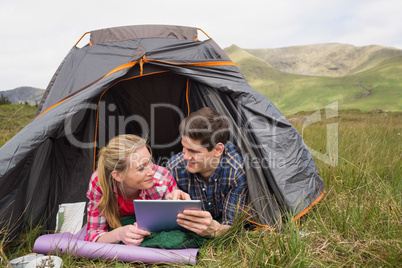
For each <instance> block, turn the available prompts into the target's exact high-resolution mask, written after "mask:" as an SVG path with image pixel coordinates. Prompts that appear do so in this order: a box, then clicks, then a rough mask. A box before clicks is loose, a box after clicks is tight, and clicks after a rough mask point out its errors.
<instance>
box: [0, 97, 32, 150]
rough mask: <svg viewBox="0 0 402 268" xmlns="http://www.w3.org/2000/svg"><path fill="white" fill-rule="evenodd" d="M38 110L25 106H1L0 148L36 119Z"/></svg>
mask: <svg viewBox="0 0 402 268" xmlns="http://www.w3.org/2000/svg"><path fill="white" fill-rule="evenodd" d="M36 109H37V107H35V106H30V105H23V104H5V105H0V147H1V146H3V145H4V144H5V143H6V142H7V141H8V140H9V139H11V138H12V137H13V136H14V135H15V134H17V133H18V132H19V131H20V130H21V129H22V128H23V127H25V126H26V125H27V124H28V123H29V122H30V121H31V120H32V119H33V118H34V116H35V113H36Z"/></svg>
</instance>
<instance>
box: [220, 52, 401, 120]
mask: <svg viewBox="0 0 402 268" xmlns="http://www.w3.org/2000/svg"><path fill="white" fill-rule="evenodd" d="M345 46H346V45H339V46H335V48H332V49H333V50H330V51H329V52H331V53H329V52H326V53H325V54H324V52H325V51H326V50H325V49H321V50H317V46H314V45H312V46H308V48H306V47H294V48H287V50H285V49H283V50H285V51H281V49H277V50H243V49H241V48H239V47H236V46H232V47H230V48H228V49H225V51H226V53H227V54H228V55H229V57H230V58H231V59H232V61H233V62H235V63H236V65H237V66H238V68H239V69H240V71H241V72H242V74H243V75H244V77H245V78H246V80H247V81H248V83H249V84H250V85H251V87H252V88H253V89H254V90H256V91H258V92H260V93H261V94H263V95H264V96H266V97H268V98H269V99H270V100H271V101H272V102H273V103H274V104H275V106H277V107H278V108H279V110H280V111H281V112H282V113H284V114H294V113H297V112H300V111H306V110H315V109H320V108H322V107H324V106H326V105H328V104H330V103H332V102H334V101H338V103H339V108H340V109H344V110H346V109H359V110H362V111H373V110H377V109H382V110H383V111H386V110H390V111H402V51H401V50H396V49H386V48H382V47H376V46H374V47H366V48H364V49H361V50H358V49H357V48H355V50H356V51H354V50H353V52H354V53H352V52H350V51H347V52H342V51H343V50H342V49H341V48H342V47H345ZM346 47H348V46H346ZM324 48H326V47H324ZM307 49H308V50H307ZM314 49H316V50H317V52H316V53H315V54H314V52H315V51H316V50H314ZM306 50H307V51H309V53H310V54H308V55H307V56H306V55H304V54H303V53H306V52H305V51H306ZM311 51H313V52H311ZM285 52H286V53H287V54H286V53H285ZM251 53H253V54H251ZM281 53H282V54H281ZM291 53H293V54H291ZM345 53H347V55H348V56H349V57H351V58H352V59H354V60H350V59H349V60H347V59H345V56H344V54H345ZM289 54H290V55H292V57H290V56H289ZM313 55H314V56H313ZM331 55H332V56H331ZM334 55H335V56H334ZM257 56H258V57H257ZM329 56H331V57H329ZM273 57H278V59H276V58H274V59H272V58H273ZM289 57H290V59H289ZM269 59H270V60H271V62H272V64H274V65H275V66H276V68H275V67H274V66H273V65H272V64H269V63H268V60H269ZM281 59H282V60H283V61H285V63H286V64H287V65H285V63H283V62H281ZM321 62H323V63H322V64H320V63H321ZM335 63H337V64H338V65H336V67H334V68H333V69H338V66H340V67H339V69H342V68H343V69H342V72H339V73H338V74H337V75H331V73H330V71H328V69H329V66H333V65H334V64H335ZM281 64H282V65H281ZM284 66H285V67H287V68H285V67H284ZM281 67H282V68H284V69H286V70H288V71H289V72H283V71H280V70H278V69H277V68H281ZM331 69H332V68H331ZM304 70H309V71H310V72H311V74H309V75H305V74H300V73H303V71H304ZM314 73H316V75H314ZM318 74H320V75H318Z"/></svg>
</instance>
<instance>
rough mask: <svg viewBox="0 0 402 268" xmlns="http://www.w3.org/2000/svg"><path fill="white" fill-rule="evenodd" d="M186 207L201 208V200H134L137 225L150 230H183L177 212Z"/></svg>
mask: <svg viewBox="0 0 402 268" xmlns="http://www.w3.org/2000/svg"><path fill="white" fill-rule="evenodd" d="M185 209H196V210H201V201H200V200H134V210H135V217H136V219H137V226H138V228H140V229H144V230H147V231H149V232H162V231H172V230H181V231H188V230H187V229H185V228H183V227H181V226H180V225H178V224H177V214H179V213H181V212H183V210H185Z"/></svg>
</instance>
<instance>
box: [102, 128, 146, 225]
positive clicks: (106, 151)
mask: <svg viewBox="0 0 402 268" xmlns="http://www.w3.org/2000/svg"><path fill="white" fill-rule="evenodd" d="M143 146H147V148H148V150H150V148H149V146H148V145H147V144H146V141H145V140H144V139H142V138H141V137H138V136H136V135H131V134H126V135H120V136H117V137H115V138H113V139H112V140H110V141H109V143H108V144H107V145H106V147H104V148H102V149H100V151H99V154H98V182H99V186H100V189H101V191H102V197H101V199H100V201H99V203H98V205H97V207H98V209H99V212H100V213H101V214H104V215H105V217H106V221H107V222H108V224H109V226H110V227H112V228H113V229H115V228H117V227H120V226H121V223H120V215H119V209H118V206H117V200H116V196H115V193H114V183H115V179H114V178H113V176H112V172H113V171H117V172H118V173H120V174H121V175H122V177H123V178H124V177H125V175H126V173H127V171H128V169H129V167H130V163H129V161H128V157H129V156H130V154H131V153H133V152H135V151H136V150H137V149H139V148H142V147H143ZM117 187H118V188H119V190H120V192H121V193H124V190H123V189H122V185H121V183H117Z"/></svg>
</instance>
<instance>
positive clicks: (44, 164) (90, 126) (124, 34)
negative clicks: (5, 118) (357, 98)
mask: <svg viewBox="0 0 402 268" xmlns="http://www.w3.org/2000/svg"><path fill="white" fill-rule="evenodd" d="M201 32H203V31H202V30H201V29H197V28H194V27H182V26H168V25H139V26H125V27H115V28H108V29H100V30H96V31H91V32H89V33H86V34H90V41H89V43H88V44H87V45H85V46H83V47H81V48H79V47H78V43H79V42H80V40H81V39H80V40H79V41H78V42H77V43H76V44H75V45H74V46H73V48H72V49H71V50H70V51H69V53H68V54H67V56H66V57H65V59H64V60H63V61H62V63H61V64H60V66H59V68H58V69H57V71H56V73H55V74H54V76H53V78H52V79H51V81H50V83H49V85H48V87H47V89H46V91H45V94H44V96H43V99H42V101H41V102H40V104H39V107H38V112H37V115H36V117H35V118H34V119H33V120H32V121H31V122H30V123H29V124H28V125H27V126H26V127H25V128H24V129H22V130H21V131H20V132H19V133H18V134H17V135H15V136H14V137H13V138H12V139H11V140H10V141H8V142H7V143H6V144H5V145H4V146H3V147H1V148H0V186H1V187H0V228H1V230H6V231H5V232H2V234H3V235H4V234H6V236H7V239H8V241H9V240H11V239H12V238H13V237H14V235H15V234H17V233H18V232H20V231H21V229H23V228H26V227H27V226H28V225H29V224H36V223H38V222H41V224H43V226H44V228H45V229H47V230H54V229H55V225H56V214H57V211H58V208H59V205H60V204H66V203H75V202H85V201H86V196H85V194H86V191H87V187H88V182H89V179H90V176H91V173H92V172H93V171H94V168H95V166H96V154H97V150H98V149H99V148H101V147H102V146H104V145H105V144H106V143H107V141H108V140H110V139H111V138H112V137H114V136H116V135H118V134H123V133H134V134H137V135H140V136H143V137H147V138H148V140H149V142H150V145H151V147H152V148H153V156H154V158H155V161H156V163H157V164H159V165H164V164H166V162H167V160H168V159H169V158H170V157H171V156H172V155H173V154H175V153H177V152H179V151H180V150H181V144H180V135H179V132H178V125H179V123H180V121H181V120H182V119H183V118H184V117H185V116H187V115H188V114H189V113H190V112H192V111H195V110H197V109H199V108H201V107H203V106H209V107H211V108H214V109H216V110H218V111H220V112H221V113H222V114H223V115H225V116H227V117H228V118H229V120H230V122H231V124H230V125H231V137H230V139H231V140H232V141H233V142H234V143H235V144H236V145H237V146H238V147H239V148H240V149H241V151H242V154H243V158H244V160H245V166H246V172H247V179H248V185H249V191H250V204H251V206H252V207H253V214H252V217H253V221H254V222H255V223H257V224H261V225H264V226H266V227H267V228H271V229H272V230H275V229H276V230H278V229H280V224H281V218H282V216H283V215H284V213H287V212H289V213H292V215H294V217H295V219H298V218H299V217H300V216H301V215H303V214H304V213H306V212H307V211H308V210H309V209H310V208H311V206H312V205H313V204H315V203H316V202H318V201H319V200H320V199H321V198H322V197H323V195H324V193H325V186H324V183H323V180H322V179H321V178H320V177H319V175H318V172H317V168H316V165H315V163H314V161H313V158H312V156H311V154H310V152H309V150H308V149H307V147H306V146H305V144H304V143H303V140H302V138H301V136H300V135H299V133H298V132H297V130H296V129H295V128H294V127H293V126H292V125H291V124H290V123H289V122H288V121H287V120H286V119H285V117H284V116H283V115H282V114H281V113H280V111H279V110H278V109H277V108H276V107H275V106H274V104H273V103H272V102H271V101H270V100H269V99H267V98H266V97H264V96H263V95H261V94H259V93H258V92H256V91H254V90H253V89H252V88H251V87H250V86H249V85H248V83H247V82H246V80H245V79H244V77H243V76H242V74H241V73H240V71H239V69H238V68H237V66H236V65H235V64H234V63H233V62H232V61H231V60H230V59H229V58H228V56H227V55H226V54H225V53H224V51H223V50H222V49H221V48H220V47H219V46H218V45H217V44H216V43H215V42H214V41H213V40H212V39H211V38H209V36H208V35H207V34H205V33H204V32H203V33H204V34H205V36H206V38H205V40H202V41H201V40H199V38H198V33H201Z"/></svg>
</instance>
